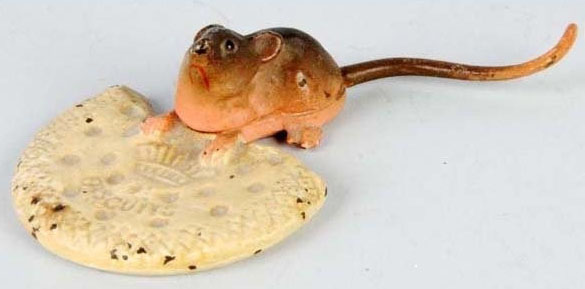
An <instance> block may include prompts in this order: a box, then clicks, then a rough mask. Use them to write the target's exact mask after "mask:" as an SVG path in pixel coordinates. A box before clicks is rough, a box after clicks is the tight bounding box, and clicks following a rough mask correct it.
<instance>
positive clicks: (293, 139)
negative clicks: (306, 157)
mask: <svg viewBox="0 0 585 289" xmlns="http://www.w3.org/2000/svg"><path fill="white" fill-rule="evenodd" d="M286 133H287V135H286V142H287V143H289V144H295V145H298V146H300V147H302V148H305V149H310V148H314V147H317V146H319V144H320V143H321V138H322V137H323V130H322V129H321V128H320V127H316V126H311V127H303V128H301V129H291V130H287V131H286Z"/></svg>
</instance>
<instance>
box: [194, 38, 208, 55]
mask: <svg viewBox="0 0 585 289" xmlns="http://www.w3.org/2000/svg"><path fill="white" fill-rule="evenodd" d="M208 50H209V40H208V39H200V40H197V41H196V42H195V43H193V45H192V46H191V49H190V52H191V54H197V55H203V54H205V53H207V51H208Z"/></svg>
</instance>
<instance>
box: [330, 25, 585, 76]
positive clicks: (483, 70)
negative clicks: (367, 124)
mask: <svg viewBox="0 0 585 289" xmlns="http://www.w3.org/2000/svg"><path fill="white" fill-rule="evenodd" d="M576 38H577V25H575V24H570V25H569V26H568V27H567V29H566V30H565V33H564V34H563V36H562V37H561V39H560V40H559V42H558V43H557V45H555V47H553V48H552V49H551V50H549V51H548V52H547V53H545V54H543V55H541V56H540V57H538V58H535V59H533V60H531V61H528V62H525V63H521V64H517V65H509V66H474V65H466V64H459V63H451V62H445V61H438V60H430V59H418V58H387V59H380V60H374V61H369V62H363V63H358V64H353V65H349V66H344V67H342V68H341V73H342V75H343V78H344V81H345V85H346V86H347V87H350V86H354V85H356V84H360V83H363V82H366V81H370V80H374V79H378V78H384V77H392V76H405V75H416V76H431V77H442V78H451V79H459V80H475V81H488V80H507V79H514V78H519V77H523V76H528V75H531V74H533V73H536V72H539V71H541V70H544V69H546V68H548V67H550V66H552V65H553V64H555V63H557V62H558V61H559V60H561V58H563V56H565V55H566V54H567V52H569V50H570V49H571V47H572V46H573V43H574V42H575V39H576Z"/></svg>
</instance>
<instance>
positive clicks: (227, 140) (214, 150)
mask: <svg viewBox="0 0 585 289" xmlns="http://www.w3.org/2000/svg"><path fill="white" fill-rule="evenodd" d="M237 140H238V133H237V132H229V133H219V134H217V135H216V136H215V139H213V140H212V141H211V142H210V143H209V144H208V145H207V146H206V147H205V148H204V149H203V151H202V152H201V156H202V157H203V158H211V156H213V155H215V154H218V153H223V152H225V151H227V150H228V149H230V148H232V147H233V146H234V145H235V144H236V141H237Z"/></svg>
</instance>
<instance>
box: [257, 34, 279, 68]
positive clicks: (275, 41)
mask: <svg viewBox="0 0 585 289" xmlns="http://www.w3.org/2000/svg"><path fill="white" fill-rule="evenodd" d="M252 46H253V49H254V51H255V52H256V53H257V54H258V55H259V56H260V59H261V60H262V61H263V62H266V61H269V60H271V59H272V58H274V57H276V56H277V55H278V53H279V52H280V49H281V48H282V36H280V34H278V33H276V32H272V31H266V32H260V33H258V34H256V35H255V36H254V38H253V39H252Z"/></svg>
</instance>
